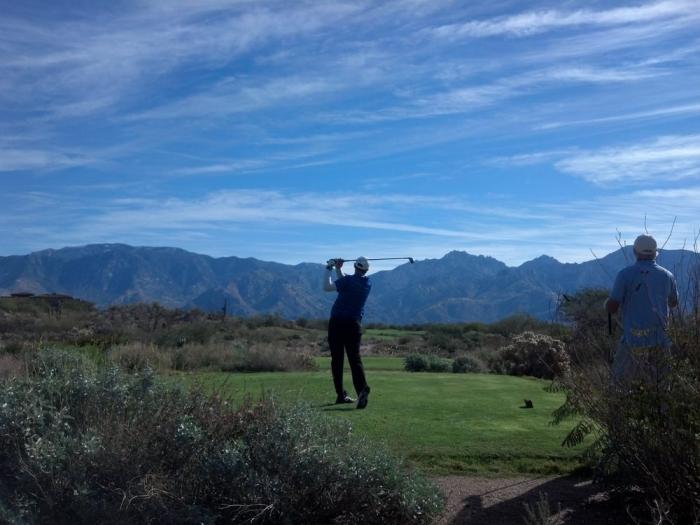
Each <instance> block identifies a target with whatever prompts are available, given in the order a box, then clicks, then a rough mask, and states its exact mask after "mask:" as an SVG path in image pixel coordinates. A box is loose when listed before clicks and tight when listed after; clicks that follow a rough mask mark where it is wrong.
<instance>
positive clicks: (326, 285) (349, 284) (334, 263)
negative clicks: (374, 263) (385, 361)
mask: <svg viewBox="0 0 700 525" xmlns="http://www.w3.org/2000/svg"><path fill="white" fill-rule="evenodd" d="M343 262H344V261H343V259H330V260H329V261H328V262H327V263H326V274H325V276H324V278H323V289H324V290H325V291H326V292H338V297H337V298H336V300H335V303H333V308H332V310H331V318H330V321H329V322H328V346H329V347H330V349H331V371H332V372H333V384H334V385H335V391H336V393H337V395H338V397H337V398H336V400H335V402H336V404H341V403H354V402H355V400H354V399H353V398H351V397H350V396H349V395H348V393H347V392H346V391H345V389H344V388H343V360H344V357H345V352H347V354H348V361H349V363H350V370H351V371H352V383H353V386H354V387H355V392H357V408H360V409H362V408H365V407H366V406H367V398H368V397H369V386H368V385H367V381H366V380H365V372H364V370H363V368H362V359H361V358H360V340H361V338H362V330H361V327H360V322H361V321H362V314H363V313H364V307H365V301H367V296H368V295H369V291H370V289H371V287H372V285H371V284H370V282H369V278H368V277H366V276H365V274H366V273H367V270H369V261H368V260H367V259H365V258H364V257H358V258H357V259H356V260H355V265H354V266H355V273H354V274H353V275H343V272H342V270H341V268H342V267H343ZM334 267H335V271H336V274H337V276H338V279H337V280H336V281H335V282H333V281H332V278H331V272H332V270H333V268H334Z"/></svg>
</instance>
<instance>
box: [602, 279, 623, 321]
mask: <svg viewBox="0 0 700 525" xmlns="http://www.w3.org/2000/svg"><path fill="white" fill-rule="evenodd" d="M624 300H625V280H624V278H623V276H622V272H620V273H618V274H617V277H615V284H613V288H612V291H611V292H610V297H608V299H607V300H606V301H605V310H607V312H608V313H609V314H616V313H617V311H618V310H619V309H620V305H621V304H622V303H623V302H624Z"/></svg>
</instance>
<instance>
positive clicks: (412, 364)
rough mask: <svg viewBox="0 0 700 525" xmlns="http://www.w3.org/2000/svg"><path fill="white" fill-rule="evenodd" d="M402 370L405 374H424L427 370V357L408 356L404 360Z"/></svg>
mask: <svg viewBox="0 0 700 525" xmlns="http://www.w3.org/2000/svg"><path fill="white" fill-rule="evenodd" d="M403 361H404V365H403V367H404V370H406V371H407V372H424V371H426V370H428V367H429V361H428V356H427V355H422V354H409V355H407V356H406V357H405V358H404V360H403Z"/></svg>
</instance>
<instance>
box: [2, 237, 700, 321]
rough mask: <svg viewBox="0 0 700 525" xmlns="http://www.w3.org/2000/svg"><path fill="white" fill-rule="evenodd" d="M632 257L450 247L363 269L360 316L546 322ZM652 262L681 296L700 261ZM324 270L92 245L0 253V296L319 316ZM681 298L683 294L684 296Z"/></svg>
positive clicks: (329, 296) (670, 253) (685, 254)
mask: <svg viewBox="0 0 700 525" xmlns="http://www.w3.org/2000/svg"><path fill="white" fill-rule="evenodd" d="M633 260H634V257H633V255H632V252H631V249H630V248H625V249H619V250H617V251H615V252H613V253H610V254H608V255H606V256H605V257H602V258H600V259H595V260H591V261H587V262H583V263H561V262H559V261H557V260H556V259H554V258H552V257H548V256H546V255H542V256H540V257H537V258H536V259H533V260H531V261H527V262H526V263H523V264H521V265H520V266H517V267H510V266H507V265H506V264H504V263H502V262H500V261H498V260H496V259H494V258H492V257H486V256H483V255H471V254H469V253H466V252H458V251H453V252H450V253H448V254H447V255H445V256H444V257H442V258H440V259H426V260H422V261H416V262H415V264H409V263H407V264H404V265H401V266H398V267H397V268H395V269H393V270H390V271H381V272H377V273H374V274H371V275H370V278H371V280H372V293H371V294H370V297H369V299H368V301H367V305H366V308H365V320H366V321H369V322H384V323H395V324H409V323H419V322H420V323H422V322H458V321H484V322H491V321H495V320H498V319H501V318H504V317H507V316H509V315H512V314H515V313H527V314H530V315H533V316H536V317H539V318H542V319H552V318H553V316H554V314H555V311H556V306H557V302H558V299H559V297H560V296H561V294H571V293H575V292H576V291H579V290H582V289H585V288H610V287H611V286H612V282H613V280H614V277H615V274H616V273H617V271H619V270H620V269H621V268H623V267H624V266H625V265H626V264H628V263H630V262H632V261H633ZM658 262H659V264H661V265H662V266H665V267H666V268H668V269H669V270H671V271H673V272H674V273H675V274H676V276H677V278H678V282H679V288H680V289H681V292H682V293H684V292H685V291H687V290H688V289H689V288H690V286H689V281H690V279H689V276H690V275H691V274H692V273H695V275H699V274H700V271H699V270H698V269H699V268H700V257H699V256H698V254H696V253H694V252H691V251H687V250H664V251H662V252H661V253H660V255H659V258H658ZM323 275H324V267H323V265H321V264H314V263H302V264H297V265H286V264H280V263H275V262H266V261H260V260H257V259H253V258H239V257H221V258H214V257H210V256H207V255H200V254H196V253H192V252H188V251H185V250H182V249H179V248H154V247H133V246H128V245H124V244H93V245H88V246H82V247H70V248H62V249H59V250H42V251H38V252H34V253H31V254H28V255H19V256H7V257H0V295H6V294H9V293H15V292H32V293H37V294H41V293H61V294H68V295H72V296H74V297H77V298H81V299H85V300H88V301H91V302H94V303H95V304H97V305H98V306H101V307H105V306H109V305H118V304H129V303H134V302H158V303H160V304H162V305H164V306H167V307H180V308H194V307H197V308H201V309H204V310H209V311H221V310H222V309H223V307H224V305H226V309H227V313H228V314H230V315H240V316H251V315H256V314H263V313H276V314H279V315H281V316H283V317H286V318H290V319H297V318H301V317H306V318H324V317H326V316H327V315H328V312H329V311H330V307H331V305H332V302H333V299H334V297H335V294H333V293H328V292H323V291H322V289H321V286H322V278H323ZM684 296H686V297H687V296H688V294H687V293H684Z"/></svg>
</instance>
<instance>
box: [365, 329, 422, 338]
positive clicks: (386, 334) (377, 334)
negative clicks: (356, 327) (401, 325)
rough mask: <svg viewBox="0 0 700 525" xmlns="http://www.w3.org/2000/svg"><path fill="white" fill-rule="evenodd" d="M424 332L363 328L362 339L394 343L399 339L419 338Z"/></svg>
mask: <svg viewBox="0 0 700 525" xmlns="http://www.w3.org/2000/svg"><path fill="white" fill-rule="evenodd" d="M424 333H425V332H424V331H422V330H399V329H398V328H365V329H364V330H363V332H362V337H363V338H364V339H365V340H368V339H373V340H375V341H377V340H379V341H395V340H396V339H398V338H399V337H420V336H422V335H423V334H424Z"/></svg>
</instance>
